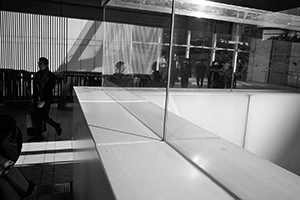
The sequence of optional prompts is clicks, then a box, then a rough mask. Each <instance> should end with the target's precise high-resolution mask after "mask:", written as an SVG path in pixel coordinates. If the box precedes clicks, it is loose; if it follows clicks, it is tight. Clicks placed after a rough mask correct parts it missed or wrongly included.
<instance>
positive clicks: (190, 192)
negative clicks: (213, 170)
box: [97, 142, 232, 200]
mask: <svg viewBox="0 0 300 200" xmlns="http://www.w3.org/2000/svg"><path fill="white" fill-rule="evenodd" d="M97 149H98V152H99V154H100V157H101V160H102V162H103V165H104V168H105V170H106V172H107V175H108V177H109V179H110V183H111V185H112V188H113V189H114V193H115V195H116V199H122V200H141V199H143V200H146V199H160V200H167V199H170V200H183V199H205V200H209V199H211V200H215V199H222V200H225V199H232V198H231V197H230V196H229V195H228V194H226V193H225V192H224V191H223V190H222V189H220V188H219V187H218V186H217V185H215V184H214V183H213V182H212V181H211V180H210V179H208V178H207V177H206V176H205V175H203V174H202V173H201V172H200V171H198V170H197V169H196V168H195V167H193V166H192V165H190V164H189V163H188V162H187V161H186V160H185V159H184V158H183V157H181V156H180V155H179V154H178V153H177V152H176V151H174V150H173V149H172V148H170V147H169V146H168V145H166V144H165V143H163V142H152V143H134V144H119V145H98V146H97Z"/></svg>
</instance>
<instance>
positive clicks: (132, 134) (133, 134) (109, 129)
mask: <svg viewBox="0 0 300 200" xmlns="http://www.w3.org/2000/svg"><path fill="white" fill-rule="evenodd" d="M89 126H92V127H95V128H100V129H104V130H108V131H115V132H119V133H124V134H127V135H131V136H137V137H141V138H146V139H151V140H157V141H160V139H159V138H152V137H148V136H143V135H138V134H135V133H130V132H126V131H121V130H116V129H111V128H106V127H101V126H96V125H91V124H89Z"/></svg>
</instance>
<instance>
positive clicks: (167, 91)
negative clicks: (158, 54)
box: [162, 0, 175, 141]
mask: <svg viewBox="0 0 300 200" xmlns="http://www.w3.org/2000/svg"><path fill="white" fill-rule="evenodd" d="M174 19H175V0H173V2H172V20H171V30H170V31H171V37H170V49H169V64H168V81H167V86H166V101H165V113H164V124H163V138H162V141H166V133H167V119H168V103H169V85H170V78H171V77H170V76H171V64H172V48H173V34H174Z"/></svg>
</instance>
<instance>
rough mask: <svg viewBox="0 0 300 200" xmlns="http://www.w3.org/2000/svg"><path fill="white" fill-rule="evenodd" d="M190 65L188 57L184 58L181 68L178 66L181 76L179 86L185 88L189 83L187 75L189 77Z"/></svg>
mask: <svg viewBox="0 0 300 200" xmlns="http://www.w3.org/2000/svg"><path fill="white" fill-rule="evenodd" d="M191 73H192V66H191V63H190V61H189V59H188V58H186V59H184V61H183V63H182V65H181V68H180V76H181V87H182V88H187V87H188V85H189V77H191Z"/></svg>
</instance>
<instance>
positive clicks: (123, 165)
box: [75, 87, 300, 200]
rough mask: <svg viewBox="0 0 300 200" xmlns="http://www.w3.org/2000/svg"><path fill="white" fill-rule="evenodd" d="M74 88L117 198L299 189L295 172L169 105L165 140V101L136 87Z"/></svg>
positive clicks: (281, 195)
mask: <svg viewBox="0 0 300 200" xmlns="http://www.w3.org/2000/svg"><path fill="white" fill-rule="evenodd" d="M149 92H150V93H151V90H149ZM153 92H154V93H155V92H156V91H155V90H153ZM75 93H76V96H77V98H78V103H79V107H80V108H81V109H82V112H83V115H84V117H85V120H86V123H87V125H88V127H89V131H90V133H89V134H90V135H91V137H92V139H93V142H94V144H95V148H96V151H97V153H98V156H99V161H100V162H101V165H102V166H103V170H104V172H105V174H106V176H107V181H108V182H109V185H110V186H111V189H112V191H113V194H114V198H115V199H118V200H125V199H126V200H127V199H128V200H135V199H136V200H141V199H161V200H166V199H170V200H176V199H178V200H182V199H221V200H224V199H253V200H257V199H278V200H282V199H295V200H296V199H299V197H300V190H299V188H300V177H298V176H297V175H295V174H293V173H291V172H288V171H287V170H284V169H283V168H281V167H279V166H277V165H275V164H273V163H271V162H269V161H266V160H264V159H262V158H259V157H258V156H255V155H254V154H252V153H249V152H248V151H246V150H244V149H242V148H240V147H237V146H236V145H234V144H232V143H230V142H227V141H225V140H224V139H221V138H219V137H218V136H216V135H214V134H212V133H209V132H207V131H205V130H204V129H202V128H200V127H198V126H196V125H193V124H192V123H190V122H188V121H187V120H185V119H182V118H180V117H178V116H176V115H174V114H172V113H169V123H168V137H167V142H162V141H161V139H160V138H161V136H162V135H161V132H162V122H163V109H162V108H160V107H158V106H156V105H154V104H153V103H151V102H149V101H147V100H145V99H142V98H141V97H139V96H138V95H135V94H134V91H133V92H128V91H125V90H123V89H121V88H106V89H101V88H91V87H90V88H89V87H76V88H75ZM75 139H76V138H75ZM86 173H87V172H86ZM99 187H100V186H99ZM93 192H96V191H93Z"/></svg>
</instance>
